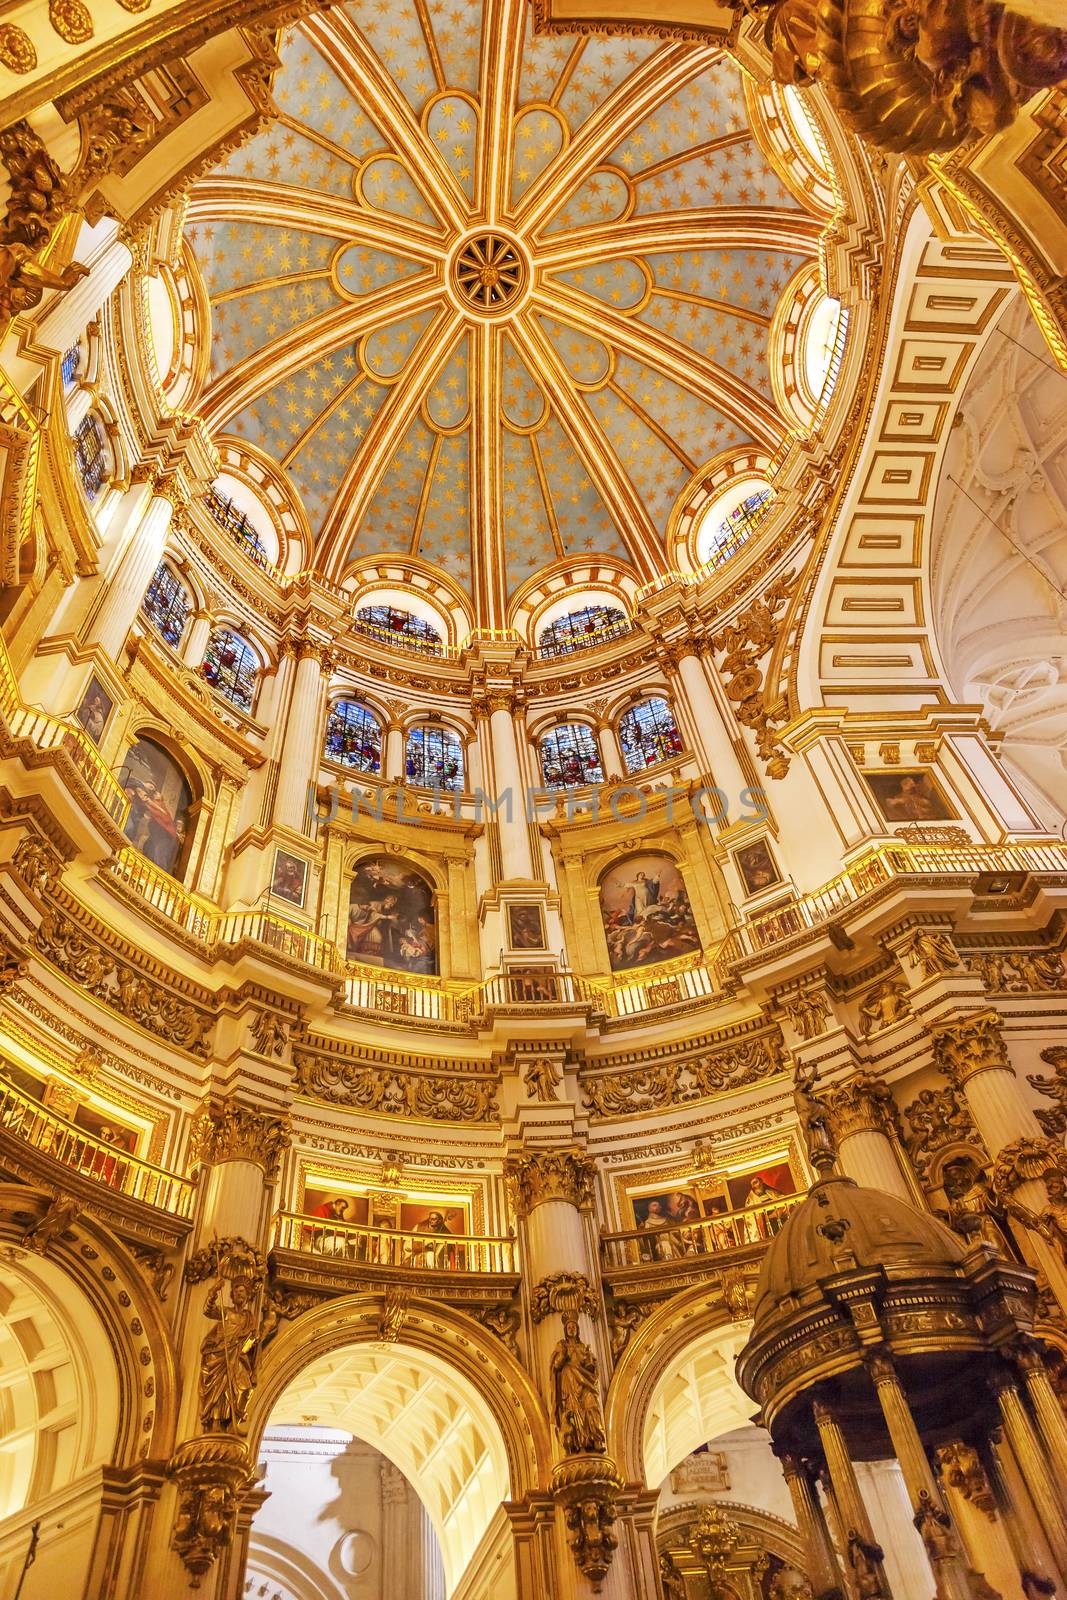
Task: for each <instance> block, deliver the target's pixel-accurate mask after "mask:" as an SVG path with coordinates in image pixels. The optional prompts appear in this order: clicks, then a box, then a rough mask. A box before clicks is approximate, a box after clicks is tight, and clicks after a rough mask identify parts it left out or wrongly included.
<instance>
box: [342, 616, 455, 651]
mask: <svg viewBox="0 0 1067 1600" xmlns="http://www.w3.org/2000/svg"><path fill="white" fill-rule="evenodd" d="M355 622H356V627H357V628H358V629H359V631H360V633H367V634H369V635H370V636H371V638H372V639H378V640H380V641H381V643H382V644H392V645H399V646H401V648H405V647H406V648H407V649H409V650H423V651H427V652H428V653H429V654H431V655H436V654H437V653H438V651H439V650H440V648H441V635H440V634H439V633H438V631H437V629H436V628H435V627H434V626H433V624H432V623H429V622H425V621H423V619H422V617H416V616H415V615H414V613H413V612H411V611H402V610H401V609H400V607H399V606H360V608H359V610H358V611H357V612H356V617H355Z"/></svg>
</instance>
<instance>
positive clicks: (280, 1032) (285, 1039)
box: [251, 1011, 290, 1056]
mask: <svg viewBox="0 0 1067 1600" xmlns="http://www.w3.org/2000/svg"><path fill="white" fill-rule="evenodd" d="M289 1028H290V1024H289V1023H288V1022H286V1021H284V1020H283V1018H281V1017H279V1016H278V1015H277V1013H276V1012H274V1011H257V1012H256V1014H255V1017H254V1019H253V1021H252V1023H251V1032H252V1038H253V1040H254V1041H255V1046H256V1049H257V1050H258V1051H259V1053H260V1055H261V1056H283V1055H284V1054H285V1047H286V1045H287V1044H288V1043H289Z"/></svg>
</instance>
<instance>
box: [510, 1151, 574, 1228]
mask: <svg viewBox="0 0 1067 1600" xmlns="http://www.w3.org/2000/svg"><path fill="white" fill-rule="evenodd" d="M595 1175H596V1166H595V1164H594V1162H593V1161H592V1160H591V1159H590V1158H589V1157H588V1156H587V1155H586V1154H585V1153H584V1152H583V1151H581V1150H579V1149H577V1148H575V1149H570V1150H532V1151H530V1152H529V1154H527V1155H522V1156H513V1157H512V1158H511V1159H510V1160H509V1161H508V1162H507V1164H506V1166H505V1168H504V1176H505V1178H506V1179H507V1182H508V1187H509V1188H510V1190H511V1195H512V1202H513V1204H514V1207H515V1214H516V1216H518V1217H520V1218H522V1217H527V1216H529V1214H530V1212H531V1211H532V1210H533V1209H534V1207H535V1206H539V1205H543V1204H544V1202H545V1201H546V1200H564V1201H566V1203H567V1204H568V1205H571V1206H575V1207H577V1208H578V1209H579V1210H588V1209H589V1208H590V1207H591V1206H592V1204H593V1179H594V1177H595Z"/></svg>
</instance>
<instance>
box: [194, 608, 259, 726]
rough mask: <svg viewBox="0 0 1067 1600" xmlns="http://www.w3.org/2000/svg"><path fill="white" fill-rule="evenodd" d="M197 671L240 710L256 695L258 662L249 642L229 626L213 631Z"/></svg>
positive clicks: (244, 708)
mask: <svg viewBox="0 0 1067 1600" xmlns="http://www.w3.org/2000/svg"><path fill="white" fill-rule="evenodd" d="M200 671H201V672H202V673H203V675H204V677H205V678H206V679H207V681H208V683H210V685H211V687H212V688H213V689H214V690H215V691H216V692H217V693H218V694H221V695H225V697H226V699H227V700H229V701H231V702H232V704H233V705H235V706H236V707H237V708H238V710H239V711H251V709H252V704H253V702H254V700H255V698H256V679H257V678H258V676H259V662H258V661H257V660H256V654H255V651H254V650H253V649H252V646H251V645H250V644H248V643H246V641H245V640H244V639H242V638H241V635H240V634H239V633H232V632H231V631H230V629H229V628H219V629H218V630H217V632H215V633H213V634H212V636H211V639H210V640H209V642H208V647H207V650H206V652H205V654H204V664H203V666H202V667H201V668H200Z"/></svg>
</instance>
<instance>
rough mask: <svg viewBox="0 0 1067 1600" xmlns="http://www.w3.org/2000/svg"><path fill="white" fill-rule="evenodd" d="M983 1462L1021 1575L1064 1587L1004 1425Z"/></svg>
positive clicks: (984, 1452)
mask: <svg viewBox="0 0 1067 1600" xmlns="http://www.w3.org/2000/svg"><path fill="white" fill-rule="evenodd" d="M982 1461H983V1464H984V1466H985V1469H986V1476H987V1477H988V1479H989V1486H990V1488H991V1489H992V1491H993V1497H994V1499H995V1500H996V1502H997V1510H998V1511H999V1513H1000V1515H1001V1517H1002V1519H1003V1521H1004V1527H1005V1529H1006V1531H1007V1534H1008V1538H1009V1540H1010V1542H1011V1547H1012V1550H1013V1552H1014V1554H1015V1560H1016V1562H1017V1564H1018V1567H1019V1572H1020V1574H1022V1573H1026V1572H1031V1573H1033V1574H1035V1576H1037V1577H1039V1578H1046V1579H1048V1580H1049V1581H1050V1582H1052V1583H1054V1584H1058V1585H1059V1586H1060V1587H1061V1588H1062V1585H1063V1577H1062V1574H1061V1573H1060V1572H1059V1569H1058V1568H1057V1566H1056V1563H1055V1560H1054V1559H1053V1555H1052V1551H1051V1550H1050V1549H1049V1546H1048V1541H1047V1539H1046V1538H1045V1533H1044V1529H1043V1528H1042V1526H1041V1523H1040V1521H1039V1519H1038V1515H1037V1512H1036V1510H1035V1509H1034V1503H1033V1501H1032V1500H1031V1498H1030V1491H1029V1490H1028V1489H1027V1487H1026V1484H1025V1483H1024V1482H1023V1476H1022V1473H1021V1472H1020V1470H1019V1464H1018V1462H1017V1461H1016V1460H1015V1457H1014V1455H1013V1454H1012V1450H1011V1446H1010V1445H1009V1444H1008V1442H1007V1440H1006V1439H1005V1437H1004V1430H1003V1429H1002V1428H994V1429H993V1430H992V1432H991V1433H990V1435H989V1438H988V1439H987V1440H986V1441H985V1443H984V1445H983V1449H982Z"/></svg>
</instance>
